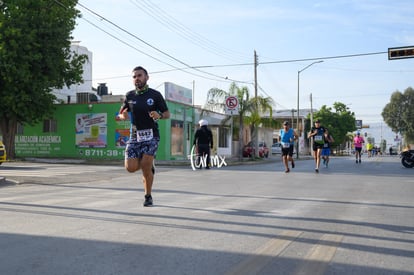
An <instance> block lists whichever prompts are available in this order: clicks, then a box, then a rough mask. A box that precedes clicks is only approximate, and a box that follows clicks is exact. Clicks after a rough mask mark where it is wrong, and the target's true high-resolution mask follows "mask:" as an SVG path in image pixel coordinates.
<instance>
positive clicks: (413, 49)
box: [388, 46, 414, 60]
mask: <svg viewBox="0 0 414 275" xmlns="http://www.w3.org/2000/svg"><path fill="white" fill-rule="evenodd" d="M403 58H414V46H409V47H399V48H388V60H393V59H403Z"/></svg>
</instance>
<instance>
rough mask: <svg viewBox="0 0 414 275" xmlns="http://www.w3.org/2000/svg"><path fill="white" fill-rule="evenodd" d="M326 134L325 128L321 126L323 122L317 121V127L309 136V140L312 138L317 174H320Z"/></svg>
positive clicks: (313, 128)
mask: <svg viewBox="0 0 414 275" xmlns="http://www.w3.org/2000/svg"><path fill="white" fill-rule="evenodd" d="M324 133H325V128H324V127H323V126H321V121H320V120H319V119H317V120H315V126H314V127H312V129H311V130H310V132H309V134H308V138H312V140H313V142H312V149H313V157H314V159H315V165H316V167H315V172H316V173H319V166H320V164H321V153H322V148H323V145H324V144H325V141H324V138H325V137H324Z"/></svg>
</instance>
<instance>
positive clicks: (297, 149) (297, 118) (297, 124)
mask: <svg viewBox="0 0 414 275" xmlns="http://www.w3.org/2000/svg"><path fill="white" fill-rule="evenodd" d="M321 62H323V60H319V61H315V62H312V63H311V64H309V65H308V66H306V67H305V68H303V69H302V70H299V71H298V98H297V99H298V102H297V110H298V113H297V117H296V128H297V130H298V132H299V79H300V73H301V72H303V71H304V70H306V69H307V68H309V67H310V66H312V65H313V64H316V63H321ZM311 126H312V125H311ZM298 134H299V133H298ZM296 158H297V159H298V158H299V140H298V142H296Z"/></svg>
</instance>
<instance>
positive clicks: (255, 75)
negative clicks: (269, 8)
mask: <svg viewBox="0 0 414 275" xmlns="http://www.w3.org/2000/svg"><path fill="white" fill-rule="evenodd" d="M257 66H258V60H257V54H256V50H254V99H255V102H256V112H258V111H259V103H258V101H257ZM257 127H259V125H254V147H255V148H254V157H256V156H258V155H259V137H258V135H259V131H258V129H257Z"/></svg>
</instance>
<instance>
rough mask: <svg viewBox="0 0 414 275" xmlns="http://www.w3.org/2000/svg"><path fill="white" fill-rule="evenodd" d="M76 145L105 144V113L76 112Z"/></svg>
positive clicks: (84, 146)
mask: <svg viewBox="0 0 414 275" xmlns="http://www.w3.org/2000/svg"><path fill="white" fill-rule="evenodd" d="M76 146H77V147H78V148H105V147H106V146H107V117H106V113H97V114H93V113H89V114H76Z"/></svg>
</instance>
